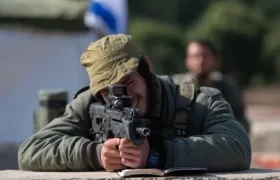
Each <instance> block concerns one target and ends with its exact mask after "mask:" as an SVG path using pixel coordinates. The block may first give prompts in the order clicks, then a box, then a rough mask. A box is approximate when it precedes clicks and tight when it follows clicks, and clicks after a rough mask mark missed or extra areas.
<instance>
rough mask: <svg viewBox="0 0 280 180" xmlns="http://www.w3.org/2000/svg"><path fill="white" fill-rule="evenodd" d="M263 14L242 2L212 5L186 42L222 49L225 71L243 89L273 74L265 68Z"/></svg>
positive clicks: (193, 27) (191, 30)
mask: <svg viewBox="0 0 280 180" xmlns="http://www.w3.org/2000/svg"><path fill="white" fill-rule="evenodd" d="M264 21H265V19H264V15H263V14H262V11H260V10H258V9H255V8H253V7H252V6H248V5H247V4H245V3H242V2H240V1H219V2H214V3H212V4H211V5H210V6H209V7H208V8H207V9H206V11H205V12H204V13H203V14H202V16H201V19H200V21H199V22H198V23H196V24H194V25H193V26H192V27H191V28H189V29H187V32H186V39H187V40H191V39H193V38H198V37H202V38H208V39H210V40H212V41H213V42H214V43H215V44H216V46H217V47H218V49H220V53H221V58H222V69H221V70H222V71H223V72H224V73H234V74H236V76H237V77H236V78H237V79H238V81H239V82H240V84H242V85H248V84H250V81H251V77H252V75H254V74H259V72H260V71H261V72H263V76H265V74H266V72H270V71H271V69H270V67H265V66H263V62H262V58H261V57H262V46H261V44H262V40H263V33H264V31H265V28H264Z"/></svg>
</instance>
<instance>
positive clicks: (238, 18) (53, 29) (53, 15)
mask: <svg viewBox="0 0 280 180" xmlns="http://www.w3.org/2000/svg"><path fill="white" fill-rule="evenodd" d="M279 9H280V1H279V0H268V1H264V0H197V1H195V0H174V1H167V0H127V1H126V0H95V1H89V0H1V1H0V169H17V148H18V146H19V144H20V143H21V142H22V141H24V140H25V139H26V138H28V137H29V136H31V135H32V134H33V129H34V119H33V113H34V111H35V110H36V108H37V107H38V106H39V104H38V102H39V91H40V90H45V89H61V90H65V91H67V93H68V101H71V99H72V98H73V96H74V94H75V93H76V92H77V90H79V89H80V88H82V87H83V86H85V85H87V83H88V77H87V74H86V71H85V70H84V69H83V68H82V67H81V65H80V63H79V58H80V55H81V53H82V52H83V51H84V50H85V48H86V47H87V46H88V44H89V43H90V42H92V41H95V40H97V39H98V38H100V37H102V36H104V35H108V34H115V33H128V34H131V35H132V36H133V37H134V39H135V40H136V41H137V42H138V43H139V44H140V45H142V47H143V49H144V52H145V54H146V55H148V56H150V58H151V59H152V63H153V67H154V70H155V72H156V73H158V74H167V75H173V74H177V73H185V72H186V69H185V66H184V63H185V62H184V59H185V55H186V44H187V42H188V41H189V40H191V39H194V38H207V39H209V40H211V41H212V42H213V43H214V44H215V46H216V47H217V49H219V52H220V55H221V60H222V61H221V72H222V73H223V74H226V75H229V76H231V77H233V78H234V79H235V80H236V82H237V83H238V85H239V86H240V88H241V90H242V92H243V93H244V101H245V104H246V114H247V116H248V117H249V119H250V121H251V126H252V133H251V135H250V137H251V140H252V147H253V158H252V167H262V168H273V169H280V143H279V140H277V139H278V138H279V137H280V31H279V29H278V28H280V21H279V20H280V11H279Z"/></svg>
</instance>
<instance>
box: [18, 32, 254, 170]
mask: <svg viewBox="0 0 280 180" xmlns="http://www.w3.org/2000/svg"><path fill="white" fill-rule="evenodd" d="M81 64H82V65H83V66H84V67H85V69H86V71H87V72H88V75H89V80H90V84H89V87H88V88H83V89H82V90H81V91H79V92H78V93H77V95H76V97H75V99H74V100H73V101H72V102H70V103H69V104H68V105H67V107H66V110H65V113H64V115H63V116H62V117H58V118H56V119H54V120H53V121H51V122H50V123H49V124H48V125H46V126H45V127H44V128H42V129H40V130H39V131H38V132H37V133H35V134H34V135H32V136H31V137H29V138H28V139H27V140H26V141H25V142H23V144H22V145H21V147H20V149H19V153H18V162H19V168H20V169H22V170H32V171H96V170H102V169H105V170H107V171H113V170H121V169H124V168H127V167H130V168H152V167H153V168H161V169H163V168H170V167H178V166H181V167H182V166H183V167H203V168H208V170H209V171H237V170H245V169H248V168H249V167H250V162H251V145H250V140H249V137H248V134H247V133H246V131H245V129H244V128H243V127H242V126H241V125H240V124H239V123H238V122H237V121H236V120H235V118H234V115H233V113H232V110H231V108H230V106H229V104H228V103H227V102H226V101H225V100H224V99H223V97H222V96H221V94H220V92H219V91H217V90H216V89H213V88H207V87H202V88H198V89H196V88H195V86H194V84H193V83H191V82H184V83H182V84H181V85H180V86H178V85H176V84H174V82H173V81H172V79H171V78H170V77H168V76H158V75H156V74H155V73H154V72H153V70H152V67H151V62H150V59H149V57H148V56H144V54H143V53H142V50H141V48H140V47H139V46H138V45H137V44H136V43H135V42H134V41H133V39H132V37H131V36H128V35H124V34H117V35H109V36H105V37H103V38H101V39H100V40H98V41H96V42H93V43H91V44H90V45H89V46H88V48H87V50H86V51H85V52H84V53H83V54H82V55H81ZM116 83H118V84H124V85H126V86H127V87H128V91H129V94H130V95H131V96H132V99H133V100H132V101H133V106H134V107H136V108H138V109H139V110H140V112H141V116H142V117H144V118H145V119H149V120H150V122H151V124H150V127H149V128H150V129H151V135H150V136H148V138H147V139H145V142H144V144H142V145H140V146H134V145H133V144H132V142H131V141H129V140H127V139H123V138H111V139H108V140H107V141H105V142H104V143H99V142H96V141H93V140H92V139H91V136H90V134H89V129H90V128H91V120H90V118H89V105H90V103H91V102H99V103H103V104H105V103H108V96H107V95H108V92H107V86H108V85H112V84H116ZM116 147H118V148H116Z"/></svg>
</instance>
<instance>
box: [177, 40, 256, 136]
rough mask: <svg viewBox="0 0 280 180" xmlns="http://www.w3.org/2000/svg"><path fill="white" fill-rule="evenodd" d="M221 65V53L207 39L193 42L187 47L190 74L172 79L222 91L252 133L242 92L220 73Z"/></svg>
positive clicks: (231, 80) (187, 65) (179, 75)
mask: <svg viewBox="0 0 280 180" xmlns="http://www.w3.org/2000/svg"><path fill="white" fill-rule="evenodd" d="M219 64H220V59H219V53H218V51H217V49H216V48H215V46H214V45H213V44H212V43H211V42H210V41H208V40H205V39H199V40H195V41H191V42H190V43H189V44H188V46H187V49H186V59H185V67H186V69H187V70H188V72H187V73H184V74H175V75H173V76H172V78H173V80H174V82H175V83H176V84H178V83H180V82H181V81H182V80H184V79H193V80H194V81H195V82H196V85H197V86H208V87H213V88H216V89H218V90H220V91H221V93H222V94H223V97H224V98H225V100H226V101H228V102H229V104H230V105H231V108H232V110H233V113H234V115H235V117H236V119H237V121H238V122H240V123H241V124H242V125H243V127H244V128H245V129H246V131H247V132H248V133H250V123H249V120H248V119H247V118H246V116H245V112H244V111H245V104H244V102H243V95H242V92H241V90H240V89H239V87H238V85H237V83H236V82H235V81H234V79H232V78H230V77H228V76H224V75H222V73H221V72H219V71H218V68H219Z"/></svg>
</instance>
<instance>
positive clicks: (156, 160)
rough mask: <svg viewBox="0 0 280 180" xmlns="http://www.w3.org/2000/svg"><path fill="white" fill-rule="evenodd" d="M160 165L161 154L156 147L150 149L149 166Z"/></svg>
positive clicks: (157, 166) (155, 166) (156, 166)
mask: <svg viewBox="0 0 280 180" xmlns="http://www.w3.org/2000/svg"><path fill="white" fill-rule="evenodd" d="M159 166H160V154H159V153H158V152H156V151H155V149H152V150H150V153H149V155H148V162H147V168H159Z"/></svg>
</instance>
